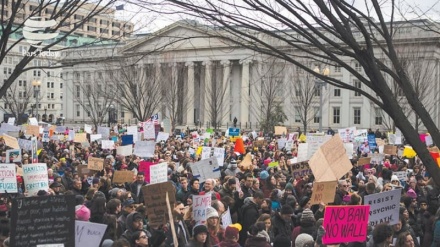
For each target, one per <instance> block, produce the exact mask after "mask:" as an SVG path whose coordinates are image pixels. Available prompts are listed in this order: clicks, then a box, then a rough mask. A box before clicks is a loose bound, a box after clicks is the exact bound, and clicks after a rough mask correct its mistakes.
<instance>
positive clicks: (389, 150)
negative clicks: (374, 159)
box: [383, 145, 397, 155]
mask: <svg viewBox="0 0 440 247" xmlns="http://www.w3.org/2000/svg"><path fill="white" fill-rule="evenodd" d="M383 153H384V154H390V155H396V154H397V146H394V145H385V146H384V148H383Z"/></svg>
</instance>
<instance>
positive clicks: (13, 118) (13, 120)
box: [8, 117, 15, 125]
mask: <svg viewBox="0 0 440 247" xmlns="http://www.w3.org/2000/svg"><path fill="white" fill-rule="evenodd" d="M8 124H10V125H14V124H15V117H10V118H8Z"/></svg>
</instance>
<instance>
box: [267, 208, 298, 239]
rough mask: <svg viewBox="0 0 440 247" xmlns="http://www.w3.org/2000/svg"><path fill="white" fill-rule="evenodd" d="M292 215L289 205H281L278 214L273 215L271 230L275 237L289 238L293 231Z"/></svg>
mask: <svg viewBox="0 0 440 247" xmlns="http://www.w3.org/2000/svg"><path fill="white" fill-rule="evenodd" d="M292 215H293V208H292V207H290V206H289V205H283V206H282V207H281V210H280V212H277V213H275V215H274V216H273V218H272V223H273V228H272V229H273V235H274V236H275V237H277V236H280V235H282V236H286V237H287V238H290V236H291V234H292V230H293V222H292Z"/></svg>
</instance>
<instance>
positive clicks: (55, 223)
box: [10, 195, 98, 246]
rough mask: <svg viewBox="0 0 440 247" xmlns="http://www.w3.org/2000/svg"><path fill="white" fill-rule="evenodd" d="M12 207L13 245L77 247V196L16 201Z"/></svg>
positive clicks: (30, 198)
mask: <svg viewBox="0 0 440 247" xmlns="http://www.w3.org/2000/svg"><path fill="white" fill-rule="evenodd" d="M12 208H14V210H11V224H12V225H13V226H14V227H11V236H10V245H11V246H51V245H56V246H75V196H74V195H69V196H66V195H61V196H37V197H20V198H15V199H13V200H12ZM76 246H77V245H76ZM84 246H85V245H84ZM87 246H91V245H87ZM94 246H98V245H94Z"/></svg>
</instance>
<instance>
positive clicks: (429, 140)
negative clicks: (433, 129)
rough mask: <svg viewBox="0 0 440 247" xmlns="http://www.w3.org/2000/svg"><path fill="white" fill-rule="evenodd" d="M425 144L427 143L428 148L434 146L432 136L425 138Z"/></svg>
mask: <svg viewBox="0 0 440 247" xmlns="http://www.w3.org/2000/svg"><path fill="white" fill-rule="evenodd" d="M425 142H426V146H428V147H429V146H431V145H432V144H434V143H433V142H432V136H430V135H427V136H426V137H425Z"/></svg>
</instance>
